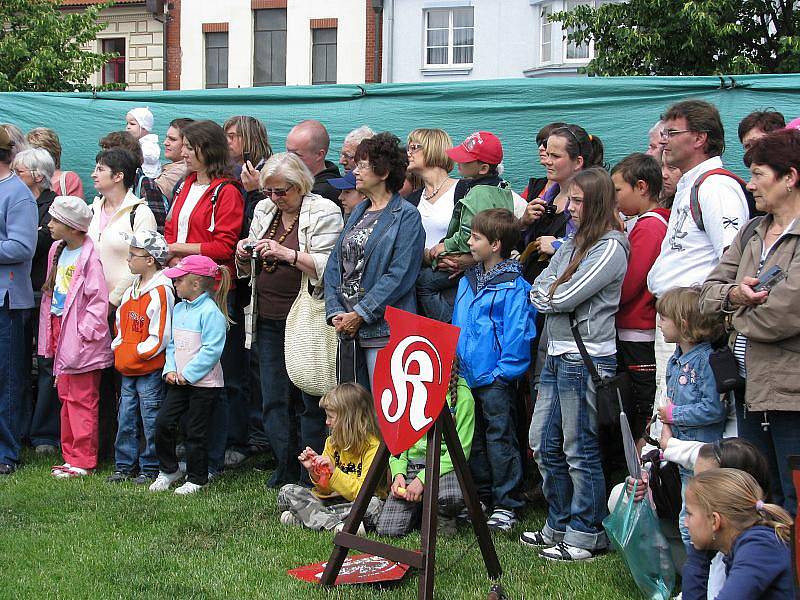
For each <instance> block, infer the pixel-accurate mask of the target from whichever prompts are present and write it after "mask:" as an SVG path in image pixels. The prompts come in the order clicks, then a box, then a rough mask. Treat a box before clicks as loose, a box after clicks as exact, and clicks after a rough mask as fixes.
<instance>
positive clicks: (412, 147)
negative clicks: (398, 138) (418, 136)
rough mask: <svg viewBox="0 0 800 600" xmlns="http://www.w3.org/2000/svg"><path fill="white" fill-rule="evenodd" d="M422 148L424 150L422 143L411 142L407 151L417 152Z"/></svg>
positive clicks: (410, 152) (409, 152)
mask: <svg viewBox="0 0 800 600" xmlns="http://www.w3.org/2000/svg"><path fill="white" fill-rule="evenodd" d="M420 150H422V144H409V145H408V147H407V148H406V152H407V153H408V154H415V153H417V152H419V151H420Z"/></svg>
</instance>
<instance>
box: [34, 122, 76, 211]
mask: <svg viewBox="0 0 800 600" xmlns="http://www.w3.org/2000/svg"><path fill="white" fill-rule="evenodd" d="M26 138H27V140H28V144H30V145H31V147H33V148H44V149H45V150H47V151H48V152H49V153H50V156H52V157H53V162H54V163H55V164H56V170H55V171H54V172H53V177H52V188H53V191H54V192H55V193H56V194H57V195H60V196H77V197H78V198H83V182H82V181H81V178H80V177H79V176H78V174H77V173H75V172H74V171H62V170H61V142H60V141H59V139H58V134H57V133H56V132H55V131H53V130H52V129H48V128H47V127H36V128H35V129H31V130H30V131H29V132H28V135H27V136H26Z"/></svg>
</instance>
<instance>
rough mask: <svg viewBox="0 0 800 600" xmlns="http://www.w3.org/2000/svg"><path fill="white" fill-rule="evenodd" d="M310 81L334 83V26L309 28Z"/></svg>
mask: <svg viewBox="0 0 800 600" xmlns="http://www.w3.org/2000/svg"><path fill="white" fill-rule="evenodd" d="M311 83H313V84H315V85H316V84H318V83H336V28H335V27H330V28H326V29H312V30H311Z"/></svg>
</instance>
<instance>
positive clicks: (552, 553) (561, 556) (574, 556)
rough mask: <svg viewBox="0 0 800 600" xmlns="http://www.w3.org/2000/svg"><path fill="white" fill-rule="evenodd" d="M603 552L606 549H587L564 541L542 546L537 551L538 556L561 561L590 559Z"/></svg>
mask: <svg viewBox="0 0 800 600" xmlns="http://www.w3.org/2000/svg"><path fill="white" fill-rule="evenodd" d="M605 553H606V550H602V549H599V550H587V549H585V548H578V547H577V546H571V545H569V544H566V543H564V542H559V543H558V544H556V545H555V546H552V547H550V548H542V549H541V550H539V552H538V554H539V556H541V557H542V558H546V559H547V560H558V561H562V562H575V561H584V560H592V559H594V558H597V557H598V556H600V555H601V554H605Z"/></svg>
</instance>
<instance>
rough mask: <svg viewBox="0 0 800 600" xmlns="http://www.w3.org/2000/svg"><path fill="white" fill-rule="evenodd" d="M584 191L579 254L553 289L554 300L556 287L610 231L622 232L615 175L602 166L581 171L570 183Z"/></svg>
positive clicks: (551, 291) (576, 245) (576, 237)
mask: <svg viewBox="0 0 800 600" xmlns="http://www.w3.org/2000/svg"><path fill="white" fill-rule="evenodd" d="M572 185H574V186H576V187H579V188H580V189H581V191H582V192H583V209H582V211H581V223H580V227H578V231H577V232H576V233H575V252H574V254H573V259H572V260H571V261H570V263H569V264H568V265H567V268H566V269H565V270H564V272H563V273H561V275H559V276H558V278H557V279H556V280H555V281H554V282H553V285H551V286H550V299H551V300H552V299H553V296H554V295H555V293H556V288H558V286H560V285H561V284H563V283H566V282H567V281H569V280H570V279H571V278H572V276H573V275H574V274H575V272H576V271H577V270H578V267H579V266H580V264H581V261H583V259H584V258H586V255H587V254H589V251H590V250H591V249H592V247H594V245H595V244H596V243H597V242H598V241H600V238H602V237H603V236H604V235H605V234H607V233H608V232H609V231H622V223H621V222H620V220H619V217H618V216H617V200H616V193H615V189H614V182H613V181H611V176H610V175H609V174H608V173H607V172H606V171H605V170H604V169H601V168H600V167H591V168H589V169H585V170H583V171H578V172H577V173H575V175H573V176H572V179H570V180H569V182H567V186H572Z"/></svg>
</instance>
